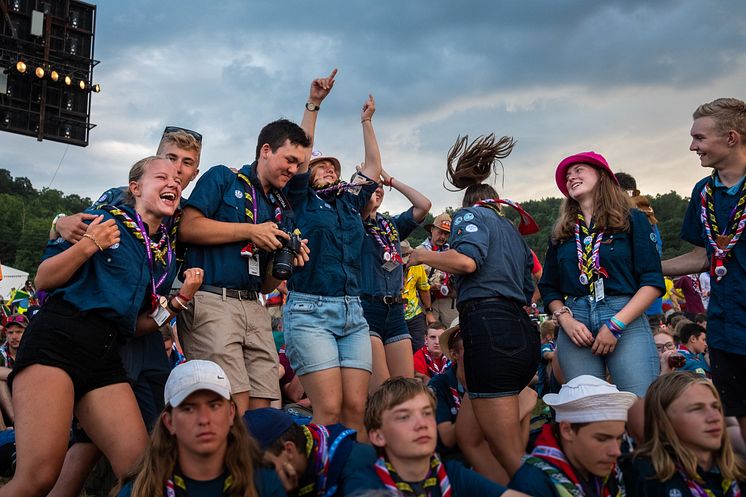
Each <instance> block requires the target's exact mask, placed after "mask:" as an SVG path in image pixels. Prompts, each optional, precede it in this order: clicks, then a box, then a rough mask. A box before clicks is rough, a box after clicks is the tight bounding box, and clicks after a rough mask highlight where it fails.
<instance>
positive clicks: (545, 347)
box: [536, 342, 557, 397]
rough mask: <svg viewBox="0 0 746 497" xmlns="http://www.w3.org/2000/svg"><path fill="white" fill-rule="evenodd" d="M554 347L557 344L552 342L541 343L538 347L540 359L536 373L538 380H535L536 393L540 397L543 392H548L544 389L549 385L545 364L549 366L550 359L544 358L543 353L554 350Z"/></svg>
mask: <svg viewBox="0 0 746 497" xmlns="http://www.w3.org/2000/svg"><path fill="white" fill-rule="evenodd" d="M556 348H557V346H556V345H555V344H554V342H547V343H542V344H541V348H540V349H539V353H540V354H541V359H540V360H539V370H538V371H537V373H536V374H537V376H538V377H539V381H537V382H536V393H538V394H539V397H542V396H543V395H544V394H545V393H549V392H547V391H546V388H547V387H548V386H549V375H548V374H547V366H549V365H550V364H551V362H552V361H551V360H549V359H544V354H546V353H547V352H554V350H555V349H556Z"/></svg>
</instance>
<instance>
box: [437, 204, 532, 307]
mask: <svg viewBox="0 0 746 497" xmlns="http://www.w3.org/2000/svg"><path fill="white" fill-rule="evenodd" d="M448 243H449V245H450V246H451V250H456V251H457V252H459V253H461V254H464V255H466V256H469V257H471V258H472V259H474V262H476V264H477V270H476V271H475V272H473V273H471V274H459V275H454V276H453V278H454V280H455V284H456V289H457V290H458V298H457V301H458V303H461V302H465V301H467V300H470V299H475V298H484V297H505V298H508V299H513V300H515V301H516V302H518V303H519V304H520V305H526V303H527V302H529V301H530V300H531V294H532V293H533V291H534V283H533V279H532V276H531V272H532V271H533V267H534V259H533V257H532V256H531V249H529V248H528V245H526V242H525V241H524V240H523V238H522V237H521V235H520V233H518V229H516V227H515V226H513V224H512V223H511V222H510V221H509V220H507V219H506V218H504V217H503V216H498V215H497V214H496V213H495V212H494V211H493V210H492V209H488V208H485V207H467V208H464V209H461V210H459V211H458V212H456V214H454V215H453V224H452V225H451V237H450V238H449V240H448Z"/></svg>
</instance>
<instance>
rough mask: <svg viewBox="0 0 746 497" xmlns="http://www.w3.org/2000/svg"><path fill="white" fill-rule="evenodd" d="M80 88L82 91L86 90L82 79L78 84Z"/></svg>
mask: <svg viewBox="0 0 746 497" xmlns="http://www.w3.org/2000/svg"><path fill="white" fill-rule="evenodd" d="M78 86H80V89H81V90H85V81H83V80H82V79H81V80H80V83H78Z"/></svg>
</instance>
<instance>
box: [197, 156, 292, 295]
mask: <svg viewBox="0 0 746 497" xmlns="http://www.w3.org/2000/svg"><path fill="white" fill-rule="evenodd" d="M239 172H241V173H243V174H244V175H246V177H248V178H249V180H251V184H252V185H254V190H255V192H256V198H255V199H254V201H255V203H256V206H257V219H256V223H257V224H261V223H263V222H266V221H274V220H275V216H274V212H273V207H272V202H271V199H270V198H268V197H267V195H266V194H265V193H264V189H263V188H262V185H261V183H260V182H259V178H257V176H256V162H254V163H253V164H251V165H245V166H243V167H242V168H241V169H240V171H239ZM245 191H246V184H245V183H244V182H243V181H242V180H241V179H239V177H238V175H237V174H236V173H234V172H233V171H231V170H230V169H229V168H227V167H226V166H214V167H211V168H210V169H208V170H207V172H206V173H205V174H203V175H202V177H201V178H200V179H199V180H198V181H197V185H196V186H195V187H194V191H193V192H192V195H191V196H190V197H189V200H188V201H187V204H186V205H187V207H194V208H195V209H197V210H198V211H200V212H201V213H202V214H204V215H205V216H206V217H208V218H210V219H213V220H215V221H222V222H227V223H246V222H249V221H248V220H247V219H246V200H245V197H244V193H245ZM291 218H292V213H291V212H288V211H286V212H283V219H282V221H283V223H282V224H283V227H284V228H285V229H286V230H288V231H291V230H292V228H291V227H292V219H291ZM246 243H247V241H241V242H235V243H225V244H223V245H193V244H189V245H188V249H187V253H186V266H185V267H201V268H202V269H204V271H205V273H204V279H203V283H204V284H205V285H211V286H216V287H224V288H232V289H235V290H252V291H259V290H260V289H261V285H262V282H261V277H259V276H251V275H250V274H249V262H248V259H247V258H246V257H243V256H241V249H242V248H243V247H244V246H245V245H246ZM259 254H260V258H259V259H260V268H261V271H262V273H264V270H265V267H266V265H267V261H268V257H269V254H267V253H266V252H265V251H263V250H262V251H260V253H259Z"/></svg>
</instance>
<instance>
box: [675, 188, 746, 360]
mask: <svg viewBox="0 0 746 497" xmlns="http://www.w3.org/2000/svg"><path fill="white" fill-rule="evenodd" d="M708 179H709V177H708V178H703V179H702V180H700V181H699V182H698V183H697V184H696V185H695V187H694V190H692V196H691V200H689V206H688V207H687V209H686V214H685V215H684V224H683V225H682V226H681V239H682V240H685V241H687V242H689V243H691V244H693V245H696V246H698V247H705V248H706V249H707V257H708V259H710V260H711V258H712V248H710V246H709V244H708V242H707V236H706V235H705V228H704V225H703V224H702V218H701V216H700V212H701V211H700V209H701V203H700V202H701V200H700V194H701V193H702V188H703V187H704V186H705V184H706V183H707V181H708ZM743 181H744V180H743V179H742V180H741V181H739V182H738V183H737V184H736V185H734V186H732V187H730V188H727V187H726V186H725V185H723V184H722V182H720V180H719V178H717V176H716V177H715V188H713V191H712V196H713V199H714V201H715V219H716V220H717V223H718V227H719V228H720V232H721V233H722V231H723V229H724V228H725V226H726V223H727V222H728V219H729V218H730V213H731V211H732V210H733V209H734V208H735V206H736V204H737V203H738V190H739V189H740V188H741V183H742V182H743ZM725 267H726V269H727V270H728V273H727V274H726V275H725V276H724V277H723V278H722V279H721V280H720V281H719V282H717V281H715V278H712V283H711V287H710V302H709V304H708V306H707V345H708V346H709V347H710V348H713V349H719V350H726V351H729V352H732V353H734V354H741V355H746V299H744V293H746V240H744V239H741V240H740V241H739V242H738V243H736V245H735V246H734V247H733V250H731V252H730V257H729V258H728V259H727V260H726V261H725Z"/></svg>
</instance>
